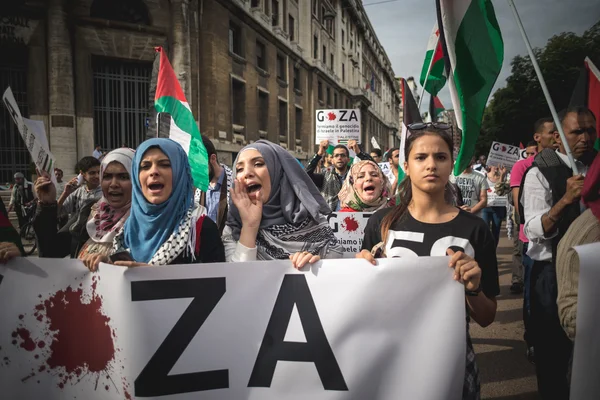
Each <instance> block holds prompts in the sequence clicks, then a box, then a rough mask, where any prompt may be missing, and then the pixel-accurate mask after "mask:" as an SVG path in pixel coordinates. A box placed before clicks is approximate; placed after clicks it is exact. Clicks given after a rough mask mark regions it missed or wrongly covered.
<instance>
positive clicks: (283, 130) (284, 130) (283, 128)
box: [279, 100, 288, 136]
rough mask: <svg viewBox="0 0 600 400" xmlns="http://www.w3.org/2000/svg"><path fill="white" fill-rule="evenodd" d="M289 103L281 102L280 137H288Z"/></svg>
mask: <svg viewBox="0 0 600 400" xmlns="http://www.w3.org/2000/svg"><path fill="white" fill-rule="evenodd" d="M287 106H288V105H287V103H286V102H285V101H282V100H279V135H281V136H287V134H288V115H287Z"/></svg>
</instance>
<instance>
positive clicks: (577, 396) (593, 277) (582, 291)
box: [570, 243, 600, 400]
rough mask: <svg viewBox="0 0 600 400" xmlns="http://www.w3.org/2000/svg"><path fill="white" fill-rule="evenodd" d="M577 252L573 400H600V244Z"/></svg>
mask: <svg viewBox="0 0 600 400" xmlns="http://www.w3.org/2000/svg"><path fill="white" fill-rule="evenodd" d="M575 250H576V251H577V254H578V255H579V288H578V294H577V333H576V336H575V349H574V351H573V373H572V375H571V397H570V399H571V400H588V399H600V380H599V379H598V371H600V346H598V338H600V307H598V304H600V292H598V287H600V262H598V255H599V254H600V243H592V244H586V245H583V246H578V247H575Z"/></svg>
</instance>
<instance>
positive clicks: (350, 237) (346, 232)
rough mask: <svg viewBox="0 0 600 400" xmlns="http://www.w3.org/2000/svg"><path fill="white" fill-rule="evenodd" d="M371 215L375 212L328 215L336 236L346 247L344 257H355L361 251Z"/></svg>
mask: <svg viewBox="0 0 600 400" xmlns="http://www.w3.org/2000/svg"><path fill="white" fill-rule="evenodd" d="M371 215H373V213H362V212H335V213H331V214H329V215H328V216H327V220H328V221H329V226H330V227H331V229H332V230H333V233H334V234H335V237H336V238H337V239H338V241H339V242H340V244H341V245H342V246H343V247H344V258H354V256H355V255H356V253H360V248H361V247H362V242H363V238H364V237H365V228H366V227H367V222H368V221H369V217H370V216H371Z"/></svg>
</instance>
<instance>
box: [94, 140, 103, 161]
mask: <svg viewBox="0 0 600 400" xmlns="http://www.w3.org/2000/svg"><path fill="white" fill-rule="evenodd" d="M92 155H93V156H94V157H95V158H96V159H97V160H99V159H100V157H102V150H100V145H99V144H97V145H96V148H95V150H94V152H93V153H92Z"/></svg>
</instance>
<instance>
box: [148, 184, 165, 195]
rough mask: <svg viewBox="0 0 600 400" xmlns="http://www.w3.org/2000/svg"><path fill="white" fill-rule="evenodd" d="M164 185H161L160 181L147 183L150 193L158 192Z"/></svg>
mask: <svg viewBox="0 0 600 400" xmlns="http://www.w3.org/2000/svg"><path fill="white" fill-rule="evenodd" d="M164 187H165V185H163V184H162V183H151V184H149V185H148V189H150V193H158V192H160V191H161V190H163V188H164Z"/></svg>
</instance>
